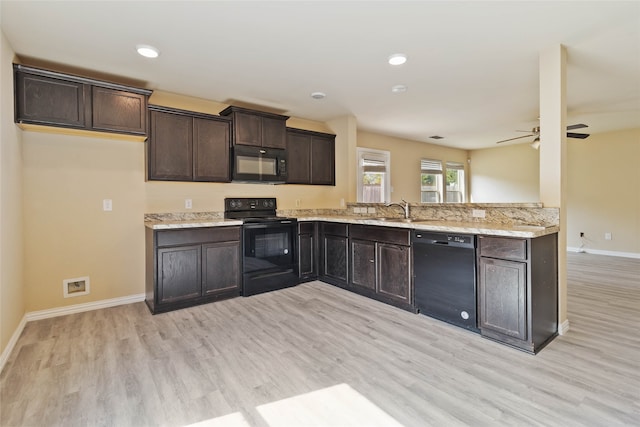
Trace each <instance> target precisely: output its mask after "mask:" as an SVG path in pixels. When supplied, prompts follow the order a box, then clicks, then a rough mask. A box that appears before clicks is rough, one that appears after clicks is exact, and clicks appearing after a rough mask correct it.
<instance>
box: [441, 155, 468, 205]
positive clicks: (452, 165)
mask: <svg viewBox="0 0 640 427" xmlns="http://www.w3.org/2000/svg"><path fill="white" fill-rule="evenodd" d="M450 170H455V171H458V177H457V178H458V179H457V182H458V187H459V189H458V190H451V191H449V189H448V187H449V186H448V184H447V177H448V174H449V171H450ZM460 171H462V176H460ZM466 179H467V175H466V171H465V167H464V163H462V162H454V161H446V162H445V164H444V200H445V202H446V203H465V201H466V199H467V185H466ZM453 192H457V193H459V194H460V195H461V197H462V200H460V201H458V202H455V201H449V193H453Z"/></svg>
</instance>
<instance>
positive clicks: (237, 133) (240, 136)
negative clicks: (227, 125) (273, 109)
mask: <svg viewBox="0 0 640 427" xmlns="http://www.w3.org/2000/svg"><path fill="white" fill-rule="evenodd" d="M220 115H221V116H228V117H230V118H231V129H232V131H231V134H232V141H233V145H249V146H253V147H262V148H278V149H282V150H284V149H285V148H286V147H287V119H288V118H289V117H288V116H282V115H280V114H273V113H265V112H262V111H256V110H249V109H247V108H242V107H234V106H230V107H227V108H225V109H224V110H222V111H221V112H220Z"/></svg>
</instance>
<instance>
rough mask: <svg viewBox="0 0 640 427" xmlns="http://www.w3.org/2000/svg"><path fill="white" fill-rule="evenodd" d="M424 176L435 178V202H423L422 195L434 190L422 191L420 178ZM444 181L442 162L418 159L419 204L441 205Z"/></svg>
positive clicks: (423, 197)
mask: <svg viewBox="0 0 640 427" xmlns="http://www.w3.org/2000/svg"><path fill="white" fill-rule="evenodd" d="M424 175H434V176H436V183H435V187H436V190H435V193H436V195H437V199H438V200H436V201H435V202H430V201H426V200H425V195H424V193H428V192H433V191H434V190H427V191H424V190H423V189H422V187H423V184H422V177H423V176H424ZM444 179H445V174H444V170H443V165H442V160H437V159H425V158H422V159H420V203H424V204H442V203H443V200H444Z"/></svg>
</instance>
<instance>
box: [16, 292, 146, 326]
mask: <svg viewBox="0 0 640 427" xmlns="http://www.w3.org/2000/svg"><path fill="white" fill-rule="evenodd" d="M144 298H145V294H136V295H129V296H126V297H120V298H111V299H103V300H101V301H95V302H87V303H84V304H74V305H68V306H66V307H58V308H50V309H48V310H39V311H30V312H28V313H27V314H25V317H26V318H27V321H28V322H30V321H32V320H40V319H49V318H51V317H58V316H66V315H67V314H74V313H82V312H83V311H91V310H99V309H101V308H108V307H115V306H117V305H125V304H132V303H134V302H141V301H144Z"/></svg>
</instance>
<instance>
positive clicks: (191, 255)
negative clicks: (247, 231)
mask: <svg viewBox="0 0 640 427" xmlns="http://www.w3.org/2000/svg"><path fill="white" fill-rule="evenodd" d="M240 236H241V228H240V227H235V226H233V227H207V228H188V229H176V230H153V229H150V228H147V229H146V299H145V301H146V303H147V306H148V307H149V309H150V310H151V312H152V313H154V314H155V313H162V312H166V311H170V310H175V309H178V308H184V307H189V306H193V305H197V304H204V303H207V302H211V301H216V300H220V299H226V298H231V297H235V296H239V295H240V288H241V283H242V282H241V280H242V279H241V276H240V261H241V258H240V257H241V252H240Z"/></svg>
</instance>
